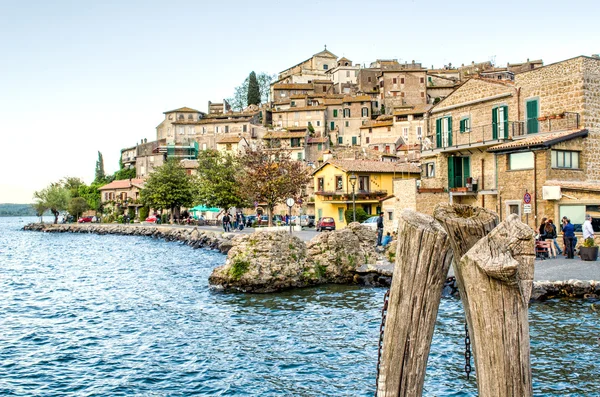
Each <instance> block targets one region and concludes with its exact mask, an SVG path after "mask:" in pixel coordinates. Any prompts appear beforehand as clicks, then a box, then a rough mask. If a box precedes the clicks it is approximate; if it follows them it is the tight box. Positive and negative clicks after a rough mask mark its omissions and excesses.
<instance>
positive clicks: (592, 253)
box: [579, 247, 598, 261]
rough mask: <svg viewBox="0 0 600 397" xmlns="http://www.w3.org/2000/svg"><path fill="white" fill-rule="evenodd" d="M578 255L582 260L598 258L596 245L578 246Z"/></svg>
mask: <svg viewBox="0 0 600 397" xmlns="http://www.w3.org/2000/svg"><path fill="white" fill-rule="evenodd" d="M579 256H580V257H581V260H582V261H595V260H597V259H598V247H579Z"/></svg>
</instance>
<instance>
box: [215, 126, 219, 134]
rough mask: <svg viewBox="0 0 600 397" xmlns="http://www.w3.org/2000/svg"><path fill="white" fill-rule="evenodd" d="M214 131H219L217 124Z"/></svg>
mask: <svg viewBox="0 0 600 397" xmlns="http://www.w3.org/2000/svg"><path fill="white" fill-rule="evenodd" d="M215 133H217V134H218V133H219V126H216V127H215Z"/></svg>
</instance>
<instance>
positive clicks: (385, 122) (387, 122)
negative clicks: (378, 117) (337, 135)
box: [360, 120, 394, 130]
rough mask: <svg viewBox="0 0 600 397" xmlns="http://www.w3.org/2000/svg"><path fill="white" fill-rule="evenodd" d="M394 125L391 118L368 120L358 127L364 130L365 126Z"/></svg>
mask: <svg viewBox="0 0 600 397" xmlns="http://www.w3.org/2000/svg"><path fill="white" fill-rule="evenodd" d="M393 125H394V122H393V121H392V120H386V121H369V122H367V123H366V124H365V125H361V126H360V129H361V130H365V129H367V128H378V127H391V126H393Z"/></svg>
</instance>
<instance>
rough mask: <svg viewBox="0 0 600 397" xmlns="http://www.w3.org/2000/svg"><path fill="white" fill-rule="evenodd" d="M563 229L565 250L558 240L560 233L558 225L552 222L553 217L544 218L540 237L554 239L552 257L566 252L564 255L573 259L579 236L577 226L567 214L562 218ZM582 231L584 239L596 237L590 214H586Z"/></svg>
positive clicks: (542, 239)
mask: <svg viewBox="0 0 600 397" xmlns="http://www.w3.org/2000/svg"><path fill="white" fill-rule="evenodd" d="M561 230H562V233H563V247H564V250H561V249H560V246H559V245H558V242H557V241H556V238H557V237H558V233H557V230H556V226H555V225H554V223H553V222H552V219H547V218H542V222H541V223H540V227H539V229H538V232H539V235H538V239H539V240H540V241H546V240H552V242H553V243H552V244H550V253H549V255H550V256H551V257H553V258H556V257H557V256H558V255H563V252H564V255H565V256H566V257H567V259H573V257H574V256H575V247H576V246H577V237H575V226H574V225H573V224H572V223H571V220H570V219H569V218H567V217H566V216H563V217H562V219H561ZM582 232H583V239H584V240H587V239H588V238H592V239H593V238H594V228H593V227H592V217H591V216H590V215H589V214H587V215H586V216H585V222H584V223H583V226H582ZM557 252H558V255H557Z"/></svg>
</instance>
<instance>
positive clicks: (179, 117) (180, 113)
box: [156, 107, 205, 143]
mask: <svg viewBox="0 0 600 397" xmlns="http://www.w3.org/2000/svg"><path fill="white" fill-rule="evenodd" d="M163 114H164V115H165V119H164V120H163V121H162V122H161V123H160V124H159V125H158V126H157V127H156V139H157V140H161V139H166V141H167V142H168V143H179V142H182V141H184V140H187V139H190V138H192V137H193V136H194V135H195V134H196V131H195V128H194V125H195V123H197V122H198V121H199V120H200V119H202V117H204V116H205V114H204V113H202V112H200V111H198V110H196V109H192V108H188V107H182V108H179V109H175V110H168V111H166V112H164V113H163Z"/></svg>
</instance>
